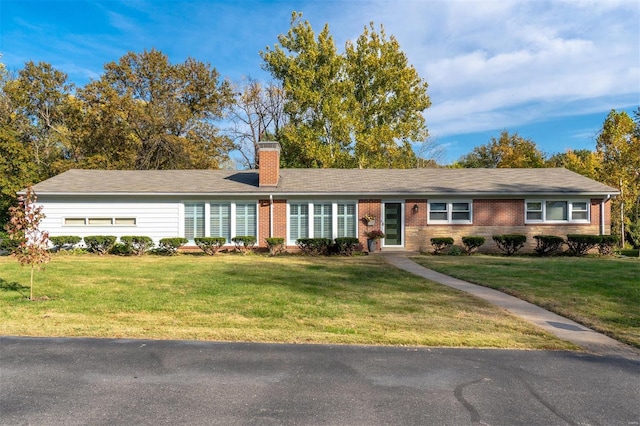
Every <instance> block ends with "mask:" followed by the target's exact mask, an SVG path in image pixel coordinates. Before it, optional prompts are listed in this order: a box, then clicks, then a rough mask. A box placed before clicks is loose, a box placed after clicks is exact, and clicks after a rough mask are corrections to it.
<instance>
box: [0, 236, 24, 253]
mask: <svg viewBox="0 0 640 426" xmlns="http://www.w3.org/2000/svg"><path fill="white" fill-rule="evenodd" d="M19 245H20V241H19V240H12V239H11V238H9V235H8V234H7V233H6V232H3V231H0V255H1V254H9V253H11V252H12V251H13V250H14V249H16V248H17V247H18V246H19Z"/></svg>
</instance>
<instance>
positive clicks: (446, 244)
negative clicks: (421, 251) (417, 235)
mask: <svg viewBox="0 0 640 426" xmlns="http://www.w3.org/2000/svg"><path fill="white" fill-rule="evenodd" d="M431 245H432V246H433V254H440V253H442V252H443V251H444V250H446V249H448V248H450V247H451V246H452V245H453V238H451V237H435V238H432V239H431Z"/></svg>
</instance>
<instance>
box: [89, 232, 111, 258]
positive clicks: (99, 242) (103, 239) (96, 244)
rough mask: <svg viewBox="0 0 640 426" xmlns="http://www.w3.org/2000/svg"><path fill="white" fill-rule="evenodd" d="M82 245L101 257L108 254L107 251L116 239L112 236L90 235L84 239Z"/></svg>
mask: <svg viewBox="0 0 640 426" xmlns="http://www.w3.org/2000/svg"><path fill="white" fill-rule="evenodd" d="M84 243H85V245H86V246H87V249H88V250H89V251H90V252H92V253H98V254H99V255H100V256H102V255H104V254H107V253H109V250H111V248H112V247H113V246H114V244H115V243H116V237H115V236H113V235H90V236H87V237H84Z"/></svg>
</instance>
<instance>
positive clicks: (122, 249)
mask: <svg viewBox="0 0 640 426" xmlns="http://www.w3.org/2000/svg"><path fill="white" fill-rule="evenodd" d="M109 254H113V255H115V256H130V255H132V254H133V253H132V252H131V247H129V246H128V245H126V244H124V243H115V244H114V245H113V247H111V250H109Z"/></svg>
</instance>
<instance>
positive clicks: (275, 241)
mask: <svg viewBox="0 0 640 426" xmlns="http://www.w3.org/2000/svg"><path fill="white" fill-rule="evenodd" d="M264 241H265V242H266V243H267V247H268V248H269V254H270V255H271V256H275V255H277V254H279V253H282V252H283V251H284V238H278V237H274V238H265V240H264Z"/></svg>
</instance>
